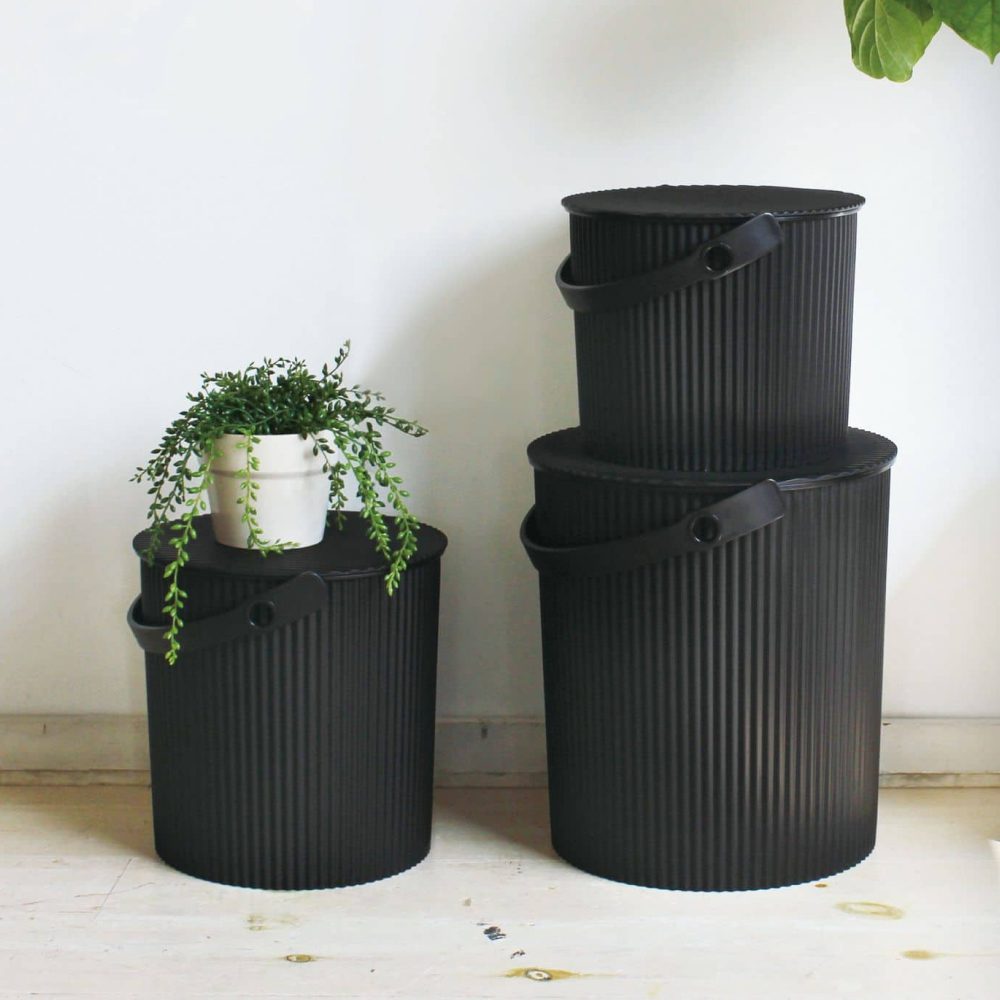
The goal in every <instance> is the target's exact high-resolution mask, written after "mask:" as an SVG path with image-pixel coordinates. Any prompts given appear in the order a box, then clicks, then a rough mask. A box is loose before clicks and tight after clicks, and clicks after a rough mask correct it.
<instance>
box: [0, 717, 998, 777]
mask: <svg viewBox="0 0 1000 1000" xmlns="http://www.w3.org/2000/svg"><path fill="white" fill-rule="evenodd" d="M881 771H882V779H881V783H882V785H883V786H886V787H894V788H927V787H936V788H955V787H977V788H983V787H994V786H996V787H1000V719H903V718H888V719H885V720H884V721H883V723H882V767H881ZM436 780H437V783H438V785H442V786H448V787H452V788H456V787H457V788H462V787H488V786H497V787H512V788H525V787H542V786H544V784H545V724H544V722H543V720H542V719H539V718H492V719H460V718H450V719H440V720H438V725H437V768H436ZM148 781H149V757H148V749H147V745H146V719H145V716H142V715H0V785H38V784H43V785H82V784H146V783H148Z"/></svg>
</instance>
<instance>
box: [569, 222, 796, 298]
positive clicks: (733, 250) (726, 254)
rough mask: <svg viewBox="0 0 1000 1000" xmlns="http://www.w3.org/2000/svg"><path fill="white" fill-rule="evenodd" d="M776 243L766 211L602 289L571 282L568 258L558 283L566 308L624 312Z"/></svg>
mask: <svg viewBox="0 0 1000 1000" xmlns="http://www.w3.org/2000/svg"><path fill="white" fill-rule="evenodd" d="M780 244H781V227H780V226H779V225H778V223H777V222H776V221H775V219H774V216H773V215H771V214H770V213H767V212H765V213H764V214H763V215H757V216H754V218H752V219H750V221H749V222H744V223H742V225H739V226H737V227H736V228H735V229H730V230H729V231H728V232H726V233H723V234H722V235H721V236H714V237H713V238H712V239H710V240H707V241H706V242H705V243H702V244H701V245H700V246H698V247H696V248H695V250H694V251H693V252H692V253H690V254H688V256H687V257H682V258H681V259H680V260H675V261H671V262H670V263H669V264H665V265H664V266H663V267H658V268H656V269H655V270H652V271H646V272H644V273H643V274H632V275H629V276H628V277H627V278H620V279H619V280H618V281H608V282H605V283H604V284H601V285H576V284H574V283H573V280H572V258H571V257H567V258H566V259H565V260H564V261H563V262H562V263H561V264H560V265H559V269H558V270H557V271H556V284H557V285H558V286H559V291H560V292H562V296H563V298H564V299H565V300H566V304H567V305H568V306H569V307H570V308H571V309H573V310H574V311H575V312H582V313H590V312H604V311H606V310H608V309H624V308H626V307H627V306H633V305H637V304H638V303H640V302H649V301H650V300H651V299H658V298H660V297H661V296H663V295H667V294H668V293H669V292H676V291H677V290H678V289H681V288H687V287H688V286H689V285H694V284H697V283H698V282H700V281H714V280H716V279H717V278H724V277H725V276H726V275H727V274H732V273H733V271H738V270H739V269H740V268H741V267H746V266H747V264H751V263H753V261H755V260H757V259H758V258H759V257H763V256H764V255H765V254H768V253H770V252H771V251H772V250H774V249H775V248H776V247H778V246H779V245H780Z"/></svg>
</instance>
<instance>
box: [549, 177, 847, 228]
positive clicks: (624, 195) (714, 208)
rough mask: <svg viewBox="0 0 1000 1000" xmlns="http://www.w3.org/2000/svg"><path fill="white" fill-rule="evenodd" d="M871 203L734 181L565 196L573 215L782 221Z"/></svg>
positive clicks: (808, 190) (837, 194)
mask: <svg viewBox="0 0 1000 1000" xmlns="http://www.w3.org/2000/svg"><path fill="white" fill-rule="evenodd" d="M864 203H865V199H864V198H862V197H861V195H859V194H849V193H848V192H846V191H822V190H817V189H814V188H793V187H756V186H749V185H734V184H660V185H658V186H656V187H637V188H617V189H614V190H610V191H590V192H587V193H584V194H571V195H569V196H568V197H566V198H563V200H562V204H563V207H564V208H565V209H566V211H568V212H570V213H571V214H573V215H584V216H591V217H598V216H619V217H621V216H625V217H630V218H646V219H676V220H681V219H685V220H690V219H750V218H753V217H754V216H755V215H763V214H764V213H769V214H770V215H773V216H774V217H775V218H777V219H799V218H812V217H815V216H834V215H849V214H851V213H854V212H857V210H858V209H859V208H861V206H862V205H863V204H864Z"/></svg>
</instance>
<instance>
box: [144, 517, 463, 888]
mask: <svg viewBox="0 0 1000 1000" xmlns="http://www.w3.org/2000/svg"><path fill="white" fill-rule="evenodd" d="M199 521H201V522H204V523H199V525H198V538H197V540H196V541H195V542H194V543H193V544H192V546H191V548H190V557H191V558H190V562H189V563H188V564H187V565H186V566H185V567H184V569H183V571H182V575H181V587H182V588H183V589H184V590H186V591H187V593H188V598H187V606H186V608H185V621H186V624H185V626H184V629H183V631H182V632H181V636H180V640H181V647H182V651H181V655H180V658H179V659H178V661H177V663H176V664H175V665H174V666H169V665H168V664H167V663H166V660H165V659H164V656H163V653H164V652H165V649H166V645H165V642H164V641H163V628H164V627H163V617H162V613H161V610H160V609H161V608H162V606H163V603H164V590H165V586H164V580H163V569H164V565H165V563H166V562H167V561H169V559H170V558H171V556H172V551H173V550H172V549H168V548H166V547H164V548H163V549H162V550H161V551H160V553H159V554H158V555H157V558H156V561H155V563H154V565H152V566H149V565H147V564H146V562H145V561H143V563H142V571H141V572H142V593H141V596H140V597H139V598H137V599H136V601H135V603H134V604H133V606H132V608H131V610H130V612H129V624H130V625H131V627H132V630H133V632H134V634H135V635H136V638H137V639H138V641H139V644H140V646H142V648H143V649H144V650H145V651H146V693H147V701H148V709H149V752H150V765H151V775H152V791H153V826H154V833H155V839H156V851H157V853H158V854H159V855H160V857H161V858H162V859H163V860H164V861H166V862H167V864H170V865H172V866H173V867H175V868H178V869H180V871H183V872H186V873H188V874H190V875H196V876H198V877H199V878H204V879H209V880H210V881H213V882H225V883H228V884H230V885H241V886H252V887H255V888H261V889H320V888H329V887H334V886H345V885H354V884H357V883H360V882H369V881H372V880H373V879H379V878H384V877H386V876H388V875H394V874H396V873H397V872H401V871H403V870H404V869H406V868H409V867H411V866H412V865H415V864H416V863H417V862H418V861H420V860H421V859H423V858H424V857H425V856H426V854H427V851H428V849H429V847H430V833H431V807H432V793H433V772H434V697H435V686H436V672H437V630H438V595H439V582H440V565H441V554H442V553H443V552H444V549H445V546H446V544H447V540H446V539H445V536H444V535H443V534H441V532H439V531H437V530H436V529H435V528H432V527H429V526H428V525H423V526H422V528H421V530H420V533H419V536H418V537H419V548H418V550H417V553H416V554H415V556H414V557H413V559H412V561H411V563H410V566H409V568H408V569H407V571H406V572H405V573H404V574H403V577H402V580H401V583H400V586H399V589H398V590H397V591H396V593H395V594H394V595H393V596H392V597H389V596H388V595H387V594H386V592H385V565H384V563H383V562H382V561H381V560H380V557H379V556H378V555H377V553H375V551H374V548H373V546H372V543H371V541H370V540H369V539H368V538H367V537H366V533H365V526H364V522H363V521H362V520H361V518H360V517H359V515H357V514H348V515H347V523H346V526H345V528H344V530H343V531H338V530H337V528H336V527H335V526H333V525H331V526H330V527H328V529H327V533H326V537H325V539H324V541H323V542H322V543H321V544H320V545H315V546H310V547H309V548H303V549H294V550H291V551H289V552H287V553H285V554H283V555H279V556H268V557H267V558H266V559H264V558H262V557H261V556H260V554H259V553H256V552H247V551H244V550H241V549H234V548H228V547H226V546H223V545H218V544H216V543H215V541H214V540H213V539H212V532H211V528H210V526H209V524H208V519H207V517H206V518H201V519H199ZM147 541H148V534H147V533H146V532H143V533H142V534H140V535H138V536H137V537H136V539H135V541H134V543H133V544H134V547H135V550H136V551H137V552H141V551H142V550H143V549H144V548H145V546H146V544H147Z"/></svg>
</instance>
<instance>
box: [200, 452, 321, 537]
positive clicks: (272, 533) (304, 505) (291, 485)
mask: <svg viewBox="0 0 1000 1000" xmlns="http://www.w3.org/2000/svg"><path fill="white" fill-rule="evenodd" d="M259 437H260V442H259V443H258V444H255V445H254V446H253V454H254V456H255V457H256V458H257V459H259V461H260V467H259V468H258V469H257V470H256V471H254V472H252V473H251V476H252V478H253V480H254V482H256V483H258V484H259V488H258V489H257V492H256V494H255V503H254V506H255V507H256V510H257V521H258V523H259V525H260V531H261V534H262V535H263V536H264V540H265V541H268V542H275V541H282V542H294V543H295V544H296V545H297V546H299V547H300V548H304V547H305V546H307V545H318V544H319V543H320V542H321V541H323V533H324V531H325V530H326V510H327V501H328V497H329V490H330V481H329V479H328V477H327V476H326V474H325V473H324V472H323V458H322V456H321V455H314V454H313V453H312V449H313V443H312V439H311V438H306V439H305V440H303V439H302V438H301V437H299V435H298V434H262V435H259ZM244 440H245V439H244V438H243V436H242V435H241V434H224V435H223V436H222V437H220V438H219V439H218V441H217V442H216V446H217V447H218V450H219V451H220V452H221V455H220V456H219V457H218V458H216V459H215V461H214V462H212V479H213V481H212V483H211V485H210V486H209V487H208V502H209V506H210V507H211V511H212V530H213V531H214V533H215V539H216V541H218V542H221V543H222V544H223V545H231V546H233V547H234V548H237V549H245V548H248V547H249V546H248V545H247V526H246V525H245V524H244V523H243V521H242V517H243V511H244V506H243V504H240V503H237V500H239V499H241V498H242V497H244V496H245V495H246V494H245V491H244V490H243V488H242V487H243V483H242V480H241V479H240V473H242V472H243V470H244V469H245V468H246V462H247V453H246V451H245V450H244V449H243V448H240V447H238V445H241V444H242V443H243V441H244Z"/></svg>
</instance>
